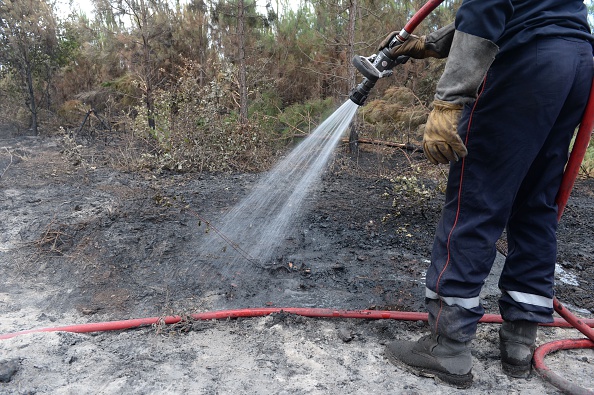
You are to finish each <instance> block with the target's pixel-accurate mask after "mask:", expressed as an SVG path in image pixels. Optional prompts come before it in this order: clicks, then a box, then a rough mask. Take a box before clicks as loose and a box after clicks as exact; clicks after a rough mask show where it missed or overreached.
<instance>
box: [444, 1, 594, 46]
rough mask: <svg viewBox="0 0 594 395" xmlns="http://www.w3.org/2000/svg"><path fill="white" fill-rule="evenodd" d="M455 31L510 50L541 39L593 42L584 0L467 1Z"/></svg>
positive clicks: (462, 6)
mask: <svg viewBox="0 0 594 395" xmlns="http://www.w3.org/2000/svg"><path fill="white" fill-rule="evenodd" d="M456 29H457V30H460V31H463V32H465V33H468V34H472V35H474V36H479V37H482V38H486V39H488V40H490V41H492V42H494V43H495V44H497V45H498V46H499V53H500V54H501V53H502V52H505V51H509V50H511V49H514V48H516V47H518V46H520V45H523V44H525V43H527V42H530V41H532V40H534V39H535V38H538V37H551V36H552V37H573V38H578V39H584V40H588V41H590V42H591V43H592V42H593V41H594V40H593V37H592V34H591V32H590V27H589V25H588V13H587V8H586V6H585V4H584V2H583V1H582V0H489V1H487V0H464V1H463V2H462V5H461V6H460V8H459V9H458V12H457V14H456Z"/></svg>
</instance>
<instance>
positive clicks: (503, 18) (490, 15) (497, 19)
mask: <svg viewBox="0 0 594 395" xmlns="http://www.w3.org/2000/svg"><path fill="white" fill-rule="evenodd" d="M513 13H514V4H513V2H512V1H511V0H490V1H485V0H464V1H463V2H462V5H461V6H460V8H459V9H458V12H457V13H456V30H459V31H461V32H464V33H467V34H471V35H473V36H477V37H481V38H484V39H486V40H489V41H491V42H494V43H497V41H498V39H499V38H500V37H501V36H502V34H503V32H504V30H505V26H506V23H507V22H508V21H509V20H510V18H511V17H512V15H513Z"/></svg>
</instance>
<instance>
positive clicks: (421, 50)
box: [379, 32, 439, 59]
mask: <svg viewBox="0 0 594 395" xmlns="http://www.w3.org/2000/svg"><path fill="white" fill-rule="evenodd" d="M398 33H400V32H392V33H390V34H389V35H388V36H387V37H386V38H384V41H382V42H381V44H380V45H379V49H380V50H381V49H383V48H385V47H387V46H388V45H389V44H390V41H392V39H393V38H394V36H395V35H397V34H398ZM390 55H391V56H392V58H394V59H396V58H397V57H398V56H400V55H406V56H410V57H411V58H415V59H423V58H428V57H433V58H438V57H439V56H438V54H437V53H435V52H433V51H431V50H427V49H425V36H421V37H419V36H415V35H414V34H413V35H411V36H410V37H409V38H408V40H406V41H405V42H404V43H403V44H400V45H397V46H395V47H394V48H392V49H391V50H390Z"/></svg>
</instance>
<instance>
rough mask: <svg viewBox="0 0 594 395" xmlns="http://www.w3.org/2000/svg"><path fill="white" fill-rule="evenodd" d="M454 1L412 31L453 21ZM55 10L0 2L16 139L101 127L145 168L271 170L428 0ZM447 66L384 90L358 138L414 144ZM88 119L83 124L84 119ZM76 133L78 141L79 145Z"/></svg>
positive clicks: (111, 1)
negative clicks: (364, 58)
mask: <svg viewBox="0 0 594 395" xmlns="http://www.w3.org/2000/svg"><path fill="white" fill-rule="evenodd" d="M460 3H461V0H446V1H444V2H443V3H442V5H440V7H439V8H438V9H437V10H436V11H435V12H433V13H432V14H431V16H430V17H428V18H427V19H426V20H425V21H424V22H423V23H422V25H421V26H420V27H419V28H418V29H417V31H416V32H415V33H417V34H424V33H427V32H429V31H433V30H435V29H437V28H439V27H441V26H443V25H445V24H447V23H449V22H451V21H452V20H453V18H454V14H455V10H456V9H457V7H458V6H459V4H460ZM92 4H93V6H94V12H92V13H89V14H84V13H82V12H80V11H77V9H78V8H77V6H76V4H74V7H71V8H70V10H69V11H68V10H67V11H64V9H63V7H62V9H60V8H58V6H57V4H56V3H55V2H54V0H2V1H1V2H0V102H1V103H2V106H1V107H0V125H2V127H4V128H10V129H11V130H12V131H13V132H14V133H15V134H18V133H24V132H25V131H30V132H31V133H34V134H54V133H58V132H60V133H63V134H65V135H66V136H67V137H68V138H69V139H71V140H72V139H73V138H74V137H76V136H75V135H76V134H77V133H79V134H80V133H81V132H82V131H83V129H84V128H83V126H85V125H86V126H85V127H88V126H89V125H92V126H93V127H95V128H99V129H102V130H104V132H103V133H106V134H108V135H109V136H111V137H112V138H119V139H122V141H123V142H125V143H122V144H124V145H123V148H122V152H123V151H124V150H125V151H126V152H133V154H131V155H130V156H131V157H133V158H134V159H135V165H136V166H150V167H159V168H168V169H174V170H176V171H202V170H210V171H225V170H243V171H245V170H261V169H265V168H267V167H268V166H269V165H270V163H272V162H273V160H274V157H275V155H277V154H278V153H279V152H281V151H282V149H283V148H284V147H285V146H286V145H287V144H289V143H290V142H291V140H292V138H293V137H294V136H296V135H297V136H298V135H303V134H306V133H308V132H309V131H310V130H312V129H313V128H314V127H315V126H316V125H317V124H318V123H319V121H320V120H321V119H322V118H323V117H325V116H327V115H328V114H330V113H331V112H332V111H333V110H334V109H335V108H336V107H337V106H338V105H339V104H341V103H342V102H344V101H345V100H347V98H348V95H349V92H350V90H351V89H352V88H353V87H354V86H355V85H356V83H357V82H358V80H359V79H360V76H359V75H357V72H356V70H355V69H354V68H353V66H352V65H351V59H352V57H353V56H354V55H355V54H359V55H371V54H373V53H375V52H376V50H377V45H378V43H379V42H380V41H381V39H382V38H383V37H384V36H385V35H386V34H387V33H388V32H390V31H391V30H396V29H400V28H401V27H402V26H403V25H404V24H405V23H406V22H407V21H408V19H409V18H410V17H411V16H412V14H413V13H414V12H415V11H416V10H417V9H418V8H420V7H421V6H422V5H423V4H424V1H419V0H403V1H394V0H301V1H300V3H299V4H295V3H290V2H288V0H276V1H275V2H273V1H272V0H267V2H264V0H189V1H180V0H175V1H173V0H169V1H168V0H92ZM442 68H443V61H439V60H413V61H409V62H408V63H406V64H405V65H403V66H399V67H398V68H397V69H396V70H395V71H396V73H395V76H394V77H391V78H389V79H387V80H386V81H383V80H382V81H380V83H378V85H377V86H376V89H375V90H374V91H373V92H372V96H371V97H370V99H369V100H368V104H367V105H366V106H364V107H363V108H362V109H361V111H359V113H358V119H357V120H356V122H355V124H354V126H353V127H354V128H355V130H356V131H357V132H358V133H359V134H362V135H368V136H369V137H371V138H373V139H382V140H391V141H395V142H403V143H411V142H414V141H416V139H418V136H419V133H418V131H417V128H418V127H419V125H421V124H423V123H424V122H425V119H426V116H427V113H428V105H429V104H430V102H431V99H432V96H433V92H434V88H435V84H436V82H437V79H438V78H439V75H440V73H441V71H442ZM83 121H85V122H83ZM73 136H74V137H73Z"/></svg>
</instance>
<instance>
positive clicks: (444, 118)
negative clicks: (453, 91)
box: [423, 100, 468, 165]
mask: <svg viewBox="0 0 594 395" xmlns="http://www.w3.org/2000/svg"><path fill="white" fill-rule="evenodd" d="M461 114H462V105H461V104H454V103H449V102H446V101H443V100H435V101H434V102H433V111H431V113H430V114H429V119H428V120H427V125H425V133H424V134H423V151H424V153H425V156H426V157H427V159H429V162H431V163H433V164H434V165H436V164H438V163H448V162H457V161H458V160H459V158H463V157H465V156H466V155H467V154H468V151H467V150H466V146H464V143H463V142H462V139H461V138H460V135H459V134H458V122H459V121H460V116H461Z"/></svg>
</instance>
